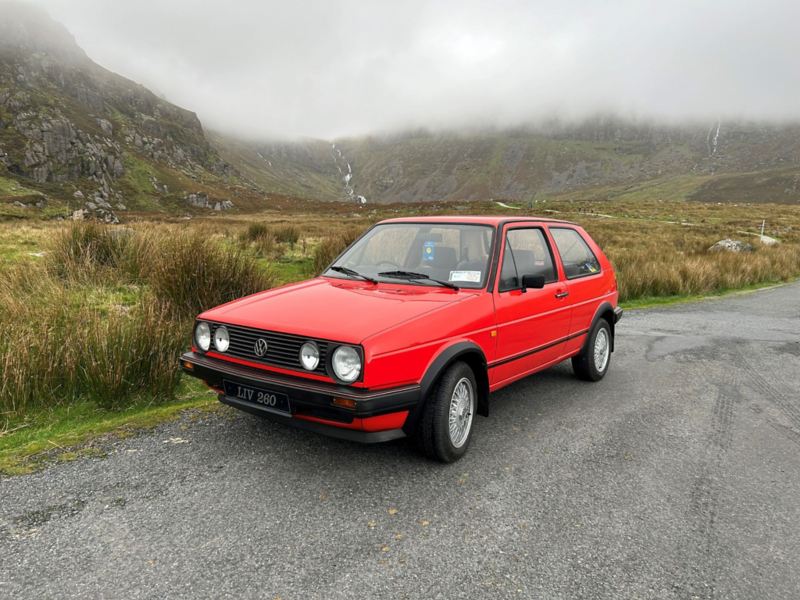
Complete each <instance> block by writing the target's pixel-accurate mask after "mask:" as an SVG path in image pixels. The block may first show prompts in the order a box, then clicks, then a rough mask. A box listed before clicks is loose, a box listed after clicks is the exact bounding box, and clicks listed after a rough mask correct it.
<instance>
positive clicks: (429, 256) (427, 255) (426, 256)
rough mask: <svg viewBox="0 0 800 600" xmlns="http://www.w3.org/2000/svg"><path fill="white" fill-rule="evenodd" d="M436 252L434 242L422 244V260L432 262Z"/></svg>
mask: <svg viewBox="0 0 800 600" xmlns="http://www.w3.org/2000/svg"><path fill="white" fill-rule="evenodd" d="M435 252H436V242H425V243H424V244H422V260H433V259H434V256H435Z"/></svg>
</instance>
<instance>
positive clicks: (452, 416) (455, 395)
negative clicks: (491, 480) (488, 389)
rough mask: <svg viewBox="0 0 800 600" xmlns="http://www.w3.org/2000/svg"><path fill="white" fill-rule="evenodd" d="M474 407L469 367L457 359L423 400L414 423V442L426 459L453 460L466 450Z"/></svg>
mask: <svg viewBox="0 0 800 600" xmlns="http://www.w3.org/2000/svg"><path fill="white" fill-rule="evenodd" d="M477 408H478V386H477V384H476V382H475V374H474V373H473V372H472V369H471V368H470V367H469V366H468V365H466V364H465V363H463V362H457V363H455V364H453V365H452V366H451V367H449V368H448V369H447V371H445V373H444V375H442V377H441V379H440V380H439V383H438V384H437V385H436V387H435V389H434V390H433V391H432V392H431V394H430V396H429V397H428V398H427V401H426V402H425V406H424V407H423V409H422V415H421V418H420V422H419V424H418V425H417V443H418V445H419V447H420V449H421V450H422V451H423V452H424V453H425V454H426V455H427V456H428V457H430V458H434V459H436V460H439V461H442V462H453V461H456V460H458V459H459V458H461V457H462V456H463V455H464V454H465V453H466V451H467V447H468V446H469V442H470V439H471V438H472V424H473V420H474V417H475V412H476V410H477Z"/></svg>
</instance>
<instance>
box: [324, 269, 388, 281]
mask: <svg viewBox="0 0 800 600" xmlns="http://www.w3.org/2000/svg"><path fill="white" fill-rule="evenodd" d="M331 271H336V272H337V273H341V274H342V275H348V276H350V277H360V278H361V279H363V280H364V281H369V282H370V283H374V284H376V285H377V283H378V280H377V279H373V278H372V277H370V276H369V275H363V274H361V273H359V272H358V271H354V270H353V269H348V268H347V267H331Z"/></svg>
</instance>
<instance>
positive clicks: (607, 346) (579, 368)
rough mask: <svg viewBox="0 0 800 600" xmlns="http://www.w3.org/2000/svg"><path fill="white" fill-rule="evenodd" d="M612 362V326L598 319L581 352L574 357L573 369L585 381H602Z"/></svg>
mask: <svg viewBox="0 0 800 600" xmlns="http://www.w3.org/2000/svg"><path fill="white" fill-rule="evenodd" d="M609 364H611V326H610V325H609V324H608V321H606V320H605V319H598V320H597V323H595V325H594V327H593V328H592V330H591V331H590V332H589V338H588V339H587V340H586V345H585V346H584V347H583V350H581V352H580V354H578V355H576V356H573V357H572V370H573V371H575V375H577V376H578V378H579V379H583V380H584V381H600V380H601V379H602V378H603V377H605V374H606V373H607V372H608V366H609Z"/></svg>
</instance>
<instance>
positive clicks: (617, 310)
mask: <svg viewBox="0 0 800 600" xmlns="http://www.w3.org/2000/svg"><path fill="white" fill-rule="evenodd" d="M622 313H623V310H622V308H620V307H619V306H618V307H617V308H615V309H614V323H617V322H618V321H619V320H620V319H621V318H622Z"/></svg>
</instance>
